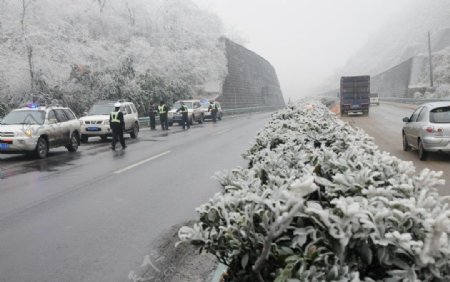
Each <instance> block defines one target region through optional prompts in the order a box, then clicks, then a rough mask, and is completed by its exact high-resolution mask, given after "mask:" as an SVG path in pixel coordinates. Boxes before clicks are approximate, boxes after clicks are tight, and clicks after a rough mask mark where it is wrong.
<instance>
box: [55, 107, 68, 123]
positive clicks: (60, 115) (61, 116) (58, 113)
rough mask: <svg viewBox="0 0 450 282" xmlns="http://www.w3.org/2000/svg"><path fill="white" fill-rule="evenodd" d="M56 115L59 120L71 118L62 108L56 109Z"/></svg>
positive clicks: (63, 120)
mask: <svg viewBox="0 0 450 282" xmlns="http://www.w3.org/2000/svg"><path fill="white" fill-rule="evenodd" d="M55 115H56V119H57V120H58V122H65V121H68V120H69V118H68V117H67V116H66V114H65V113H64V111H63V110H61V109H58V110H55Z"/></svg>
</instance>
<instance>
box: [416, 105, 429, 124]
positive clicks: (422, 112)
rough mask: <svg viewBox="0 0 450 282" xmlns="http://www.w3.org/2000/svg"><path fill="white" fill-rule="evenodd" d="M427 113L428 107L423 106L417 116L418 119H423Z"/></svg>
mask: <svg viewBox="0 0 450 282" xmlns="http://www.w3.org/2000/svg"><path fill="white" fill-rule="evenodd" d="M426 113H427V108H426V107H423V108H422V110H421V111H420V113H419V115H418V116H417V121H423V118H424V117H425V114H426Z"/></svg>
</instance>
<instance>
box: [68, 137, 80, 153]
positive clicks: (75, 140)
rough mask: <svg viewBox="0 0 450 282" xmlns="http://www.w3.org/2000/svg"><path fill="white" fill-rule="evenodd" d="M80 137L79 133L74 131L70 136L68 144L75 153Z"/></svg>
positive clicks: (69, 148)
mask: <svg viewBox="0 0 450 282" xmlns="http://www.w3.org/2000/svg"><path fill="white" fill-rule="evenodd" d="M79 139H80V138H79V137H78V133H72V136H70V143H69V144H68V145H67V146H66V148H67V150H68V151H69V152H72V153H73V152H76V151H77V150H78V146H79V145H80V140H79Z"/></svg>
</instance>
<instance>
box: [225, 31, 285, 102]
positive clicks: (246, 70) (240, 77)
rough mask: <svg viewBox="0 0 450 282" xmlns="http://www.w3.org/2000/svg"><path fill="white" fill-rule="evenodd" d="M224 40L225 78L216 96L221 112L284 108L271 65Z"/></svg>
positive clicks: (248, 51) (276, 78)
mask: <svg viewBox="0 0 450 282" xmlns="http://www.w3.org/2000/svg"><path fill="white" fill-rule="evenodd" d="M221 40H223V41H224V44H225V48H226V56H227V60H228V75H227V77H226V78H225V81H224V82H223V87H222V94H221V95H220V96H219V97H218V99H217V100H218V101H219V102H221V105H222V108H224V109H239V108H258V107H261V108H267V107H279V108H281V107H284V106H285V102H284V99H283V95H282V93H281V89H280V84H279V82H278V77H277V74H276V72H275V69H274V68H273V66H272V65H271V64H270V63H269V62H268V61H267V60H265V59H264V58H262V57H261V56H259V55H257V54H256V53H254V52H252V51H250V50H248V49H246V48H244V47H243V46H241V45H239V44H236V43H234V42H233V41H231V40H229V39H225V38H224V39H221Z"/></svg>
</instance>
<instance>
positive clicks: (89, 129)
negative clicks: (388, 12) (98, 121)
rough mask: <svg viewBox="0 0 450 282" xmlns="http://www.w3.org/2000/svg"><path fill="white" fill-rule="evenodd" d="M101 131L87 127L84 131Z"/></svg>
mask: <svg viewBox="0 0 450 282" xmlns="http://www.w3.org/2000/svg"><path fill="white" fill-rule="evenodd" d="M100 130H101V128H98V127H87V128H86V131H100Z"/></svg>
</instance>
